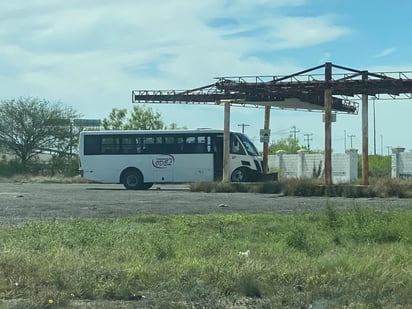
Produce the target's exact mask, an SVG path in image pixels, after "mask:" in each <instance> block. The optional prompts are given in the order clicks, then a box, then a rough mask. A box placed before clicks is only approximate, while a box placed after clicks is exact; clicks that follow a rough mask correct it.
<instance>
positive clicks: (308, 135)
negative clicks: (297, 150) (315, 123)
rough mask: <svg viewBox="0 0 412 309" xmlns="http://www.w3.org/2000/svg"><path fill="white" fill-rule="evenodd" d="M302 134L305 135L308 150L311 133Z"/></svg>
mask: <svg viewBox="0 0 412 309" xmlns="http://www.w3.org/2000/svg"><path fill="white" fill-rule="evenodd" d="M303 135H304V136H305V142H306V143H307V145H308V150H310V142H311V141H312V138H311V137H312V136H313V133H304V134H303Z"/></svg>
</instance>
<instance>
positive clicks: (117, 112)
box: [102, 105, 164, 130]
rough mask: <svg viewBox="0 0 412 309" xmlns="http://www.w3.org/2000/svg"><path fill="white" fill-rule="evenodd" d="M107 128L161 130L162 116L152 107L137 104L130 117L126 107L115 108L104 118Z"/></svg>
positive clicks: (162, 125) (105, 127)
mask: <svg viewBox="0 0 412 309" xmlns="http://www.w3.org/2000/svg"><path fill="white" fill-rule="evenodd" d="M102 125H103V128H104V129H105V130H161V129H163V128H164V123H163V121H162V116H161V114H160V113H159V112H155V111H153V109H152V108H150V107H147V108H146V107H145V106H138V105H135V106H134V107H133V110H132V112H131V115H130V117H129V118H127V110H126V109H117V108H114V109H113V110H112V111H111V113H110V114H109V116H108V118H105V119H103V122H102Z"/></svg>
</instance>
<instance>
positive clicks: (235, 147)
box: [230, 135, 246, 155]
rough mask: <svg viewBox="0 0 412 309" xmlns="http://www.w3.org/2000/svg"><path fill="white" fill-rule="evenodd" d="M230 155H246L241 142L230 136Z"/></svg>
mask: <svg viewBox="0 0 412 309" xmlns="http://www.w3.org/2000/svg"><path fill="white" fill-rule="evenodd" d="M230 153H233V154H239V155H245V154H246V153H245V150H244V149H243V147H242V145H241V143H240V141H239V140H238V139H237V137H236V136H234V135H230Z"/></svg>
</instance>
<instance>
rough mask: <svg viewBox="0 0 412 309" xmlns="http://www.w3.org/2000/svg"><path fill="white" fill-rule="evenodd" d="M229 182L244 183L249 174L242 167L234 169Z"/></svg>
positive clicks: (247, 179)
mask: <svg viewBox="0 0 412 309" xmlns="http://www.w3.org/2000/svg"><path fill="white" fill-rule="evenodd" d="M230 181H231V182H246V181H249V172H248V170H247V169H246V168H244V167H239V168H237V169H235V170H234V171H233V173H232V175H231V176H230Z"/></svg>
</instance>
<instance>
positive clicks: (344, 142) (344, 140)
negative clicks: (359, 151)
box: [343, 130, 346, 151]
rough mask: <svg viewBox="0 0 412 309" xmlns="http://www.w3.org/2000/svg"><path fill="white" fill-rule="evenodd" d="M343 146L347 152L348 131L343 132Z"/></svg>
mask: <svg viewBox="0 0 412 309" xmlns="http://www.w3.org/2000/svg"><path fill="white" fill-rule="evenodd" d="M343 146H344V149H345V151H346V130H343Z"/></svg>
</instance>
